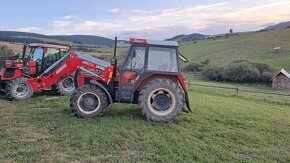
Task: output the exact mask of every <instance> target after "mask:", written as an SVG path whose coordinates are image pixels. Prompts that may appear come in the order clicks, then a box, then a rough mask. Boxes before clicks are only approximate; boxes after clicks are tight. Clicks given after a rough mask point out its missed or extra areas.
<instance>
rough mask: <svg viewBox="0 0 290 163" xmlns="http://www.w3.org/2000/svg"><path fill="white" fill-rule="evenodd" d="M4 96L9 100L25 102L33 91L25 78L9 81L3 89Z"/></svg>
mask: <svg viewBox="0 0 290 163" xmlns="http://www.w3.org/2000/svg"><path fill="white" fill-rule="evenodd" d="M5 94H6V97H7V98H8V99H9V100H17V101H21V100H26V99H28V98H30V97H31V96H32V95H33V90H32V87H31V86H30V84H29V83H28V81H27V79H26V78H17V79H14V80H12V81H10V82H9V83H8V84H7V85H6V87H5Z"/></svg>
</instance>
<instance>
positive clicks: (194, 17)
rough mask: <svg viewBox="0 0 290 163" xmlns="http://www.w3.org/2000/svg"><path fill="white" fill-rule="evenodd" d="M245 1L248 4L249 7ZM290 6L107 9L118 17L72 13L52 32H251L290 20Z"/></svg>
mask: <svg viewBox="0 0 290 163" xmlns="http://www.w3.org/2000/svg"><path fill="white" fill-rule="evenodd" d="M245 3H247V5H248V6H249V7H246V6H247V5H245ZM241 6H243V7H241ZM289 8H290V1H286V0H283V1H275V0H267V2H265V1H262V0H257V1H255V2H253V1H249V0H240V1H238V2H237V1H233V0H228V1H220V2H217V3H212V4H205V5H195V6H188V7H184V8H167V9H162V10H161V9H159V10H138V9H136V10H126V9H120V8H113V9H110V10H108V11H107V12H110V13H111V14H115V15H117V16H116V17H117V18H118V19H116V20H109V19H103V20H102V19H101V20H94V19H84V18H78V19H72V16H71V15H67V16H65V17H63V18H62V19H60V20H56V21H53V22H52V26H53V27H54V29H53V30H50V31H49V33H51V34H93V35H100V36H105V37H114V36H116V35H117V36H120V37H121V38H128V37H147V38H151V39H164V38H169V37H172V36H174V35H177V34H181V33H182V34H190V33H194V32H201V33H203V34H218V33H224V32H228V31H229V29H230V28H234V30H235V31H237V32H238V31H249V30H258V29H259V28H261V26H262V25H264V24H266V23H278V22H281V21H285V20H287V19H289V17H290V10H289ZM63 19H70V20H69V21H68V20H63Z"/></svg>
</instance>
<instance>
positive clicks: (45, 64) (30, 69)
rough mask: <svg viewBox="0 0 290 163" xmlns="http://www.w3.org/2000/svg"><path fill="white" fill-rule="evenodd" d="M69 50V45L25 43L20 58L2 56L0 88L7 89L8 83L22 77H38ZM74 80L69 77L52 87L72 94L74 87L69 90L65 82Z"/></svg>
mask: <svg viewBox="0 0 290 163" xmlns="http://www.w3.org/2000/svg"><path fill="white" fill-rule="evenodd" d="M28 48H29V49H30V52H29V55H28V56H27V55H26V54H27V53H26V51H27V49H28ZM69 50H70V48H69V47H67V46H59V45H51V44H38V43H34V44H29V45H26V44H25V45H24V47H23V53H22V57H21V58H19V56H18V57H10V58H1V67H0V68H1V70H0V89H1V90H3V89H5V87H6V86H7V84H11V83H12V82H15V81H17V80H19V79H20V78H36V77H38V76H39V75H40V74H42V73H43V72H44V71H45V70H46V69H47V68H49V67H50V66H51V65H52V64H54V63H55V62H56V61H58V60H59V59H60V58H62V57H63V56H64V55H65V54H66V53H67V52H68V51H69ZM72 81H73V79H72V78H70V79H69V78H68V79H66V80H64V81H62V82H61V83H58V84H57V85H55V86H53V87H51V88H54V89H53V90H55V91H57V92H58V93H59V94H70V93H71V92H72V91H73V90H74V87H73V90H69V89H68V87H67V88H64V87H63V84H65V83H68V82H72ZM66 85H67V84H66ZM71 86H74V84H73V83H72V84H71ZM6 88H7V87H6ZM51 88H50V89H51ZM21 90H22V89H21V88H19V89H18V91H20V92H21ZM6 91H7V90H6ZM15 93H17V92H15Z"/></svg>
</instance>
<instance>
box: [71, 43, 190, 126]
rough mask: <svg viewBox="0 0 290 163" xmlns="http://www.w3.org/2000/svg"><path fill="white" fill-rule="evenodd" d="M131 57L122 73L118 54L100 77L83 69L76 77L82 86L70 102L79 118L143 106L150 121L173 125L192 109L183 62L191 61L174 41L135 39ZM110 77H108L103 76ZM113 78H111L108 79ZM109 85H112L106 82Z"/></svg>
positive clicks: (126, 61) (124, 65)
mask: <svg viewBox="0 0 290 163" xmlns="http://www.w3.org/2000/svg"><path fill="white" fill-rule="evenodd" d="M130 42H131V46H130V49H129V52H128V55H127V57H126V59H125V61H124V63H123V65H122V66H121V68H120V69H119V68H118V67H117V60H116V44H117V39H116V40H115V53H114V57H113V59H112V61H111V69H109V70H110V72H109V73H107V72H106V71H107V70H106V69H104V71H100V72H99V73H94V72H91V71H90V70H88V69H86V68H83V67H80V68H79V71H77V73H76V74H75V81H76V82H77V83H78V84H79V85H78V86H81V87H78V88H77V89H76V91H75V92H74V93H73V94H72V96H71V99H70V106H71V109H72V111H73V112H74V113H75V115H76V116H78V117H90V118H95V117H99V116H101V115H102V114H104V113H105V112H106V111H107V110H108V106H109V105H111V104H113V103H129V104H139V106H140V108H141V112H142V114H143V115H145V116H146V117H147V119H148V120H151V121H154V122H170V121H172V120H175V119H176V118H177V116H178V115H179V114H180V113H181V112H182V111H183V110H185V106H187V108H188V110H189V111H191V109H190V106H189V99H188V93H187V89H186V85H185V82H184V78H183V76H182V75H181V73H180V66H179V60H182V61H184V62H187V59H186V58H185V57H183V56H182V55H181V54H179V52H178V43H177V42H174V41H150V40H145V39H131V40H130ZM106 73H107V74H110V75H109V76H104V75H102V74H106ZM108 77H109V78H108ZM104 81H108V82H104Z"/></svg>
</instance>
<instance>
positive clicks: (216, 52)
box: [181, 29, 290, 71]
mask: <svg viewBox="0 0 290 163" xmlns="http://www.w3.org/2000/svg"><path fill="white" fill-rule="evenodd" d="M275 47H281V48H282V50H283V52H282V53H275V52H274V50H273V49H274V48H275ZM181 53H182V54H184V55H185V56H186V57H188V58H189V59H190V60H191V61H192V62H198V61H203V60H206V59H210V61H211V63H212V64H217V65H224V64H228V63H230V62H232V61H234V60H240V59H242V60H249V61H252V62H259V63H267V64H270V65H272V66H273V67H274V68H275V69H277V70H281V69H282V68H284V69H287V70H289V71H290V29H285V30H274V31H268V32H260V33H256V32H247V33H240V37H238V36H232V37H230V38H219V39H216V40H213V39H208V40H202V41H199V42H197V43H196V44H194V43H193V42H184V43H181Z"/></svg>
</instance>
